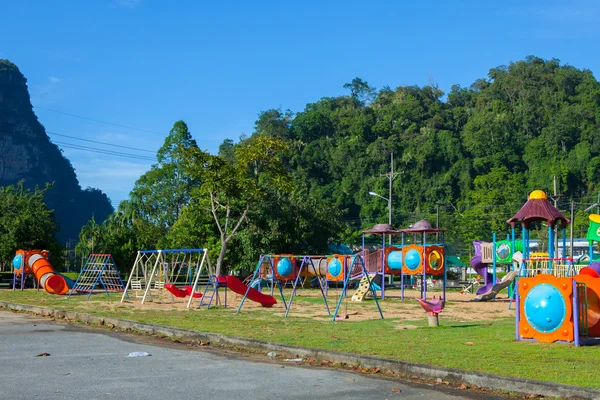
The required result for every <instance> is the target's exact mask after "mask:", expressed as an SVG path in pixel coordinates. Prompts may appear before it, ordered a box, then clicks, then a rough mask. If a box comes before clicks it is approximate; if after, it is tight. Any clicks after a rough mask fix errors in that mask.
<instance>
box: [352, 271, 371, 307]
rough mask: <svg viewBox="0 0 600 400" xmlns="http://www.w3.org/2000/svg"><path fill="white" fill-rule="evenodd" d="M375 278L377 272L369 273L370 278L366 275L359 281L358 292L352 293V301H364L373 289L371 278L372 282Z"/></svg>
mask: <svg viewBox="0 0 600 400" xmlns="http://www.w3.org/2000/svg"><path fill="white" fill-rule="evenodd" d="M373 278H375V274H369V279H367V277H366V276H363V277H362V279H361V280H360V282H359V283H358V288H357V289H356V292H354V294H353V295H352V301H363V300H364V299H365V296H366V295H367V293H369V292H370V291H371V290H370V289H369V280H370V281H371V284H372V282H373Z"/></svg>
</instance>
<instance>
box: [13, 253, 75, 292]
mask: <svg viewBox="0 0 600 400" xmlns="http://www.w3.org/2000/svg"><path fill="white" fill-rule="evenodd" d="M13 265H14V267H15V272H16V274H17V276H19V275H21V274H22V273H23V272H24V273H25V274H31V273H32V274H33V276H34V277H35V279H36V280H37V281H38V282H39V285H40V286H41V287H43V288H44V289H45V290H46V291H47V292H48V293H51V294H67V293H69V287H68V285H67V281H65V278H63V277H62V276H61V275H59V274H57V273H56V272H55V271H54V268H52V265H51V264H50V261H48V252H47V251H45V250H41V251H40V250H17V255H16V256H15V258H14V259H13ZM23 269H25V271H23Z"/></svg>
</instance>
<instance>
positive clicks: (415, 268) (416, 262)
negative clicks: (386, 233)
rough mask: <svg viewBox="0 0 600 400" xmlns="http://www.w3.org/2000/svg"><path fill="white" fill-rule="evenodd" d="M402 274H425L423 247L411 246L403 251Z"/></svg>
mask: <svg viewBox="0 0 600 400" xmlns="http://www.w3.org/2000/svg"><path fill="white" fill-rule="evenodd" d="M402 255H403V258H402V272H403V273H405V274H407V275H416V274H422V273H423V246H417V245H414V244H411V245H409V246H405V247H404V248H403V251H402Z"/></svg>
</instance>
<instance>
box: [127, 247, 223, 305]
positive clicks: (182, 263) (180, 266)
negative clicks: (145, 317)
mask: <svg viewBox="0 0 600 400" xmlns="http://www.w3.org/2000/svg"><path fill="white" fill-rule="evenodd" d="M203 271H205V272H207V273H208V275H210V276H213V275H214V271H213V270H212V266H211V264H210V260H209V258H208V250H207V249H170V250H140V251H138V253H137V256H136V259H135V262H134V264H133V268H132V270H131V273H130V274H129V279H128V280H127V284H126V285H125V290H124V291H123V296H122V297H121V302H123V301H124V300H125V297H129V295H128V292H130V291H131V292H133V293H134V297H135V298H140V297H141V299H142V304H144V303H145V302H146V300H147V299H149V298H152V292H153V291H158V290H163V289H168V288H171V290H170V293H172V294H173V295H174V296H175V294H174V293H173V292H176V293H177V294H181V292H179V291H177V290H175V289H176V287H175V286H174V285H176V284H177V283H181V281H182V280H183V283H184V284H185V285H186V286H191V290H189V293H187V289H186V293H187V295H188V296H189V300H188V303H187V308H189V307H190V306H191V303H192V300H193V299H194V298H198V296H197V294H198V293H199V292H197V289H198V280H199V278H200V275H201V273H202V272H203ZM166 285H169V286H166ZM207 289H208V284H207ZM205 291H206V290H205Z"/></svg>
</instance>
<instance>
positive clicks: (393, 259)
mask: <svg viewBox="0 0 600 400" xmlns="http://www.w3.org/2000/svg"><path fill="white" fill-rule="evenodd" d="M384 261H385V273H386V274H390V275H399V274H400V272H402V250H401V249H400V248H399V247H396V246H390V247H386V249H385V257H384Z"/></svg>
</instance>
